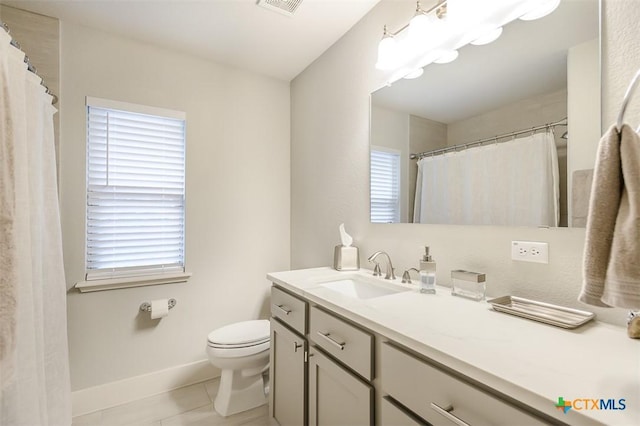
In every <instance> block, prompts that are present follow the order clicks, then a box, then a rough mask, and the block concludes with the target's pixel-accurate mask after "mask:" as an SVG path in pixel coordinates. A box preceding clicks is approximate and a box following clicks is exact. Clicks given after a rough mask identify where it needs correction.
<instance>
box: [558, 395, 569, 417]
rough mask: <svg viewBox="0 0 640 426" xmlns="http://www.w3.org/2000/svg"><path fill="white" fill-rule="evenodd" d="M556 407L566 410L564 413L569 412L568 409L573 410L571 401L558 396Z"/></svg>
mask: <svg viewBox="0 0 640 426" xmlns="http://www.w3.org/2000/svg"><path fill="white" fill-rule="evenodd" d="M556 408H557V409H558V410H562V411H564V413H565V414H567V411H569V410H571V401H565V400H564V398H563V397H558V403H557V404H556Z"/></svg>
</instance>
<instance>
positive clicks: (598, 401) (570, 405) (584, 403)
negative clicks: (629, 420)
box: [555, 396, 627, 414]
mask: <svg viewBox="0 0 640 426" xmlns="http://www.w3.org/2000/svg"><path fill="white" fill-rule="evenodd" d="M555 406H556V408H557V409H558V410H562V412H563V413H564V414H567V413H568V412H569V410H571V409H574V410H576V411H584V410H624V409H625V408H627V405H626V400H625V399H624V398H621V399H613V398H609V399H603V398H578V399H574V400H572V401H567V400H565V399H564V397H561V396H560V397H558V402H557V403H556V404H555Z"/></svg>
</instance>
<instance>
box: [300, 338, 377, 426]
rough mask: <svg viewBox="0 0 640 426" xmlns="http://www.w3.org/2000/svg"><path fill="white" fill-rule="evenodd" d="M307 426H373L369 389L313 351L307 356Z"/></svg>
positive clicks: (362, 382)
mask: <svg viewBox="0 0 640 426" xmlns="http://www.w3.org/2000/svg"><path fill="white" fill-rule="evenodd" d="M309 425H310V426H344V425H349V426H355V425H367V426H370V425H373V388H372V387H371V386H370V385H369V384H367V383H366V382H364V381H362V380H361V379H359V378H358V377H357V376H355V375H354V374H352V373H350V372H349V371H347V370H345V369H344V368H342V367H340V366H339V365H338V364H336V363H335V362H334V361H332V360H331V359H329V358H328V357H326V356H324V355H323V354H322V353H320V351H318V350H317V349H314V350H311V351H310V352H309Z"/></svg>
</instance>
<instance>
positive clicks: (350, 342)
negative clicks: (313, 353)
mask: <svg viewBox="0 0 640 426" xmlns="http://www.w3.org/2000/svg"><path fill="white" fill-rule="evenodd" d="M309 322H310V324H311V325H310V326H309V336H310V337H311V340H313V342H314V343H315V344H316V345H318V346H319V347H321V348H322V349H324V350H325V351H326V352H328V353H330V354H331V355H333V356H334V357H335V358H336V359H337V360H339V361H340V362H342V363H344V364H345V365H347V366H349V367H351V368H352V369H353V370H354V371H355V372H356V373H358V374H360V375H361V376H362V377H364V378H365V379H367V380H372V379H373V356H372V353H373V336H372V335H371V334H369V333H367V332H365V331H363V330H361V329H359V328H357V327H355V326H353V325H351V324H349V323H347V322H345V321H343V320H341V319H339V318H337V317H334V316H333V315H331V314H329V313H327V312H325V311H323V310H320V309H318V308H316V307H315V306H314V307H312V308H311V314H310V320H309Z"/></svg>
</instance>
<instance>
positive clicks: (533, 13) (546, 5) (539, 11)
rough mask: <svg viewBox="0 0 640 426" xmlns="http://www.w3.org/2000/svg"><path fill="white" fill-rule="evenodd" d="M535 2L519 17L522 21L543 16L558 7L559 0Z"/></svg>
mask: <svg viewBox="0 0 640 426" xmlns="http://www.w3.org/2000/svg"><path fill="white" fill-rule="evenodd" d="M535 3H537V4H536V5H535V6H534V7H533V8H532V9H530V10H529V11H528V12H527V13H525V14H524V15H522V16H521V17H520V19H522V20H523V21H533V20H535V19H540V18H543V17H545V16H547V15H548V14H550V13H551V12H553V11H554V10H556V9H557V8H558V6H559V5H560V0H546V1H543V2H535Z"/></svg>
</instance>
